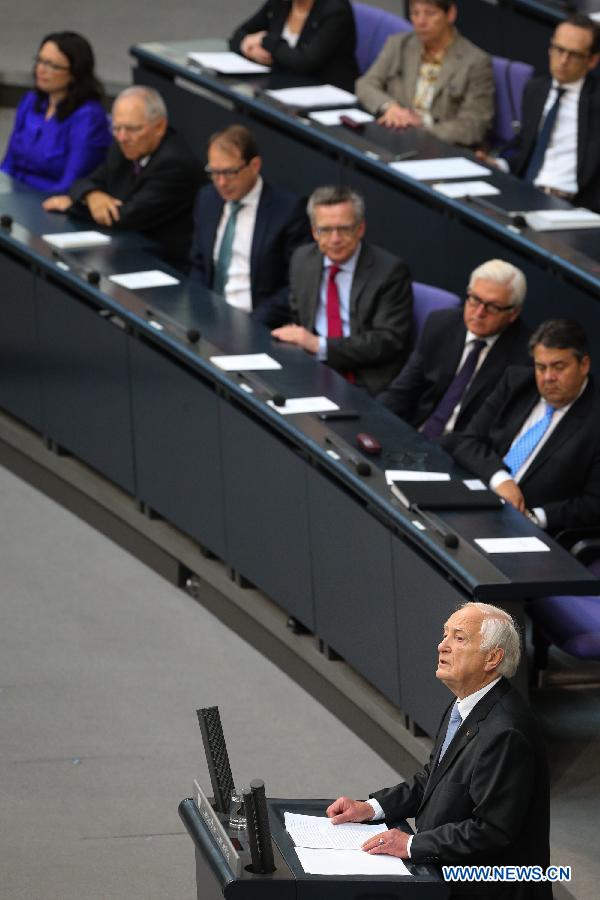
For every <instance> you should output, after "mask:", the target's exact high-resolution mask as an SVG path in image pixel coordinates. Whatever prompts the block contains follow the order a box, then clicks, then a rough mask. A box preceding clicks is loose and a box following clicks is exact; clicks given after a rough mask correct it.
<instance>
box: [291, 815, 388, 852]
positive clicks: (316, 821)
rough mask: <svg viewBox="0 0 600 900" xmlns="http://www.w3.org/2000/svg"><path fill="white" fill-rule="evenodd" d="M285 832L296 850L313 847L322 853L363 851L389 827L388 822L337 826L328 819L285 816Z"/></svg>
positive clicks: (349, 823)
mask: <svg viewBox="0 0 600 900" xmlns="http://www.w3.org/2000/svg"><path fill="white" fill-rule="evenodd" d="M284 821H285V830H286V831H287V832H288V834H289V835H290V837H291V838H292V840H293V842H294V844H295V845H296V847H312V848H313V849H320V850H360V848H361V846H362V845H363V844H364V842H365V841H368V840H369V838H371V837H373V836H374V835H376V834H381V832H382V831H387V830H388V827H387V825H386V824H385V823H384V822H378V823H377V824H376V825H368V824H366V825H365V824H354V823H351V822H348V823H346V824H345V825H333V824H332V822H331V819H328V818H327V816H304V815H301V814H300V813H291V812H285V813H284Z"/></svg>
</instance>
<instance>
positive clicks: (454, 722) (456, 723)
mask: <svg viewBox="0 0 600 900" xmlns="http://www.w3.org/2000/svg"><path fill="white" fill-rule="evenodd" d="M461 725H462V716H461V714H460V712H459V710H458V700H457V701H456V703H455V704H454V706H453V707H452V712H451V713H450V719H449V721H448V728H447V730H446V737H445V738H444V743H443V744H442V749H441V750H440V758H439V759H438V765H439V764H440V763H441V761H442V757H443V756H444V753H445V752H446V750H447V749H448V745H449V744H450V741H451V740H452V738H453V737H454V735H455V734H456V732H457V731H458V729H459V728H460V726H461Z"/></svg>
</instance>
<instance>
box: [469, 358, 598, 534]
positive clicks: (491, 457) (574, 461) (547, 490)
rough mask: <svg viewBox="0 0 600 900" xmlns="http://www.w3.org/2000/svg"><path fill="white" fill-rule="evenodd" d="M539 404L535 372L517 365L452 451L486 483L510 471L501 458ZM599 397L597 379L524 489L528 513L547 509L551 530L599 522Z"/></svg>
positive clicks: (549, 442)
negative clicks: (533, 510) (536, 509)
mask: <svg viewBox="0 0 600 900" xmlns="http://www.w3.org/2000/svg"><path fill="white" fill-rule="evenodd" d="M538 399H539V394H538V391H537V387H536V384H535V378H534V374H533V372H532V370H531V369H525V368H522V367H520V366H513V367H512V368H510V369H508V371H507V372H506V373H505V374H504V376H503V378H502V380H501V381H500V383H499V384H498V386H497V387H496V389H495V390H494V392H493V393H492V394H490V396H489V397H488V399H487V400H486V402H485V403H484V404H483V406H482V407H481V409H480V410H479V412H478V413H477V415H475V416H474V417H473V418H472V420H471V423H470V425H469V427H468V428H467V429H466V431H464V432H463V433H462V434H461V435H460V436H459V437H458V438H457V441H456V445H455V446H454V448H453V450H452V454H453V456H454V457H455V459H456V460H457V461H458V462H459V463H460V464H461V465H463V466H465V467H466V468H467V469H470V470H471V471H472V472H475V473H476V474H477V475H478V476H479V477H480V478H482V479H484V480H485V481H489V479H490V478H491V477H492V475H494V473H495V472H497V471H498V470H499V469H503V468H506V467H505V466H504V463H503V462H502V457H503V456H504V455H505V454H506V452H507V451H508V449H509V447H510V445H511V443H512V441H513V440H514V437H515V435H516V434H517V433H518V432H519V429H520V428H521V426H522V424H523V422H524V421H525V419H526V418H527V416H528V415H529V413H530V412H531V410H532V408H533V406H534V405H535V403H536V402H537V400H538ZM599 422H600V396H599V395H598V393H597V391H596V388H595V385H594V382H593V379H592V377H591V376H590V379H589V383H588V385H587V387H586V389H585V391H584V392H583V394H582V395H581V397H580V398H579V399H578V400H576V401H575V403H574V404H573V405H572V407H571V408H570V410H569V411H568V412H567V413H566V415H565V416H564V418H563V419H562V420H561V422H560V423H559V424H558V425H557V426H556V428H555V430H554V431H553V432H552V434H551V435H550V437H549V438H548V440H547V441H546V443H545V444H544V446H543V447H542V449H541V450H540V452H539V453H538V455H537V456H536V457H535V459H534V460H533V462H532V463H531V465H530V467H529V468H528V469H527V471H526V472H525V475H524V476H523V478H522V480H521V481H520V482H519V486H520V488H521V490H522V491H523V495H524V497H525V502H526V504H527V507H528V509H532V508H533V507H536V506H537V507H542V508H543V509H544V512H545V513H546V517H547V519H548V531H549V532H551V533H556V532H557V531H562V530H563V529H564V528H579V527H581V526H584V525H597V524H598V522H600V428H599V427H598V423H599Z"/></svg>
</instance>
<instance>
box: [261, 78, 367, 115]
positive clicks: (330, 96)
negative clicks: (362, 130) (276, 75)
mask: <svg viewBox="0 0 600 900" xmlns="http://www.w3.org/2000/svg"><path fill="white" fill-rule="evenodd" d="M265 93H266V94H267V96H269V97H272V98H273V99H274V100H278V101H279V102H280V103H284V104H285V105H286V106H296V107H301V108H303V109H325V108H326V107H328V106H333V107H336V106H354V104H355V103H356V101H357V99H358V98H357V96H356V94H351V93H350V91H343V90H342V88H338V87H334V86H333V85H332V84H318V85H316V86H315V87H308V86H306V87H294V88H281V89H280V90H275V91H265Z"/></svg>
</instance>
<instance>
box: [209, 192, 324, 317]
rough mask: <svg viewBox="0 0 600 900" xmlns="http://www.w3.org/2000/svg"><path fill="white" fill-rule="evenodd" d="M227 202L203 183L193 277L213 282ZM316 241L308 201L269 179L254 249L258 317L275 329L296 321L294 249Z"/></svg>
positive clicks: (252, 271)
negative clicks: (291, 276) (291, 290)
mask: <svg viewBox="0 0 600 900" xmlns="http://www.w3.org/2000/svg"><path fill="white" fill-rule="evenodd" d="M223 206H224V202H223V200H222V199H221V197H220V196H219V194H218V193H217V191H216V190H215V188H214V186H213V185H212V184H209V185H207V186H206V187H204V188H202V190H201V191H200V192H199V193H198V196H197V198H196V205H195V207H194V238H193V241H192V251H191V261H192V278H196V279H198V280H199V281H201V282H202V284H204V285H206V287H212V283H213V278H214V260H213V249H214V245H215V238H216V235H217V229H218V227H219V222H220V220H221V216H222V214H223ZM309 240H310V226H309V223H308V217H307V215H306V212H305V208H304V201H303V200H302V199H301V198H300V197H299V196H298V195H297V194H292V193H291V192H289V191H282V190H279V189H278V188H274V187H271V186H270V185H269V184H267V183H266V182H263V189H262V192H261V195H260V200H259V202H258V209H257V210H256V222H255V225H254V235H253V238H252V249H251V253H250V287H251V291H252V305H253V316H254V318H255V319H258V321H259V322H263V323H264V324H265V325H268V326H269V327H270V328H275V327H277V326H278V325H283V324H285V323H286V322H289V320H290V309H289V302H288V270H289V264H290V258H291V256H292V253H293V251H294V250H295V249H296V247H298V246H299V245H300V244H305V243H306V242H307V241H309Z"/></svg>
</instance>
